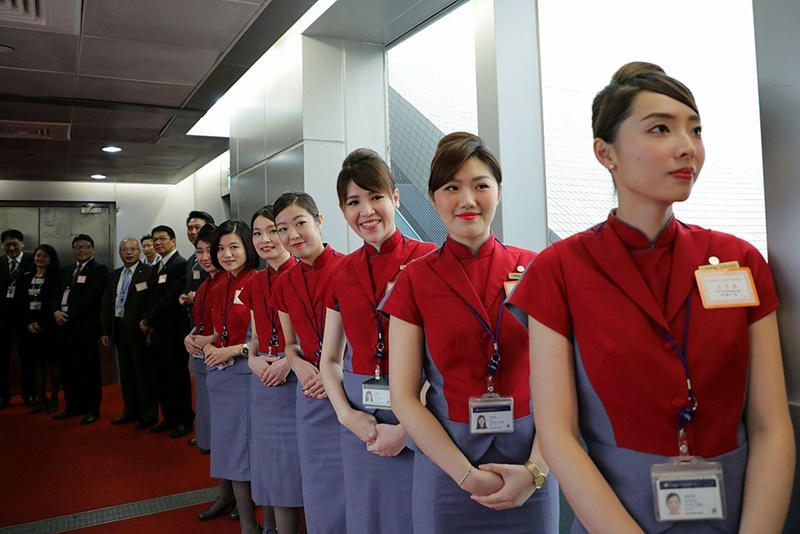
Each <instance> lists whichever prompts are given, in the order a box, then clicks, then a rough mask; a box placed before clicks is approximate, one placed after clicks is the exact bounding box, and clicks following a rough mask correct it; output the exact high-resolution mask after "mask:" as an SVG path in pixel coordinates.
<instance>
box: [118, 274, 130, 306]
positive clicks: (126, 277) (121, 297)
mask: <svg viewBox="0 0 800 534" xmlns="http://www.w3.org/2000/svg"><path fill="white" fill-rule="evenodd" d="M131 276H132V275H131V270H130V269H123V270H122V287H120V288H119V293H117V308H120V309H121V308H123V307H124V306H125V299H126V298H127V296H128V289H129V288H130V287H131Z"/></svg>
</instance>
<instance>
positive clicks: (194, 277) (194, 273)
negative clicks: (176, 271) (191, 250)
mask: <svg viewBox="0 0 800 534" xmlns="http://www.w3.org/2000/svg"><path fill="white" fill-rule="evenodd" d="M192 280H200V271H198V270H197V269H195V270H193V271H192Z"/></svg>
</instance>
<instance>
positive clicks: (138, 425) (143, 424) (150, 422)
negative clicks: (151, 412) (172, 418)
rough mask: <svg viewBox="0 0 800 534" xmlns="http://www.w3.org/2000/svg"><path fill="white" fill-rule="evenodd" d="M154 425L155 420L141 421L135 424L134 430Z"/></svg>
mask: <svg viewBox="0 0 800 534" xmlns="http://www.w3.org/2000/svg"><path fill="white" fill-rule="evenodd" d="M154 424H156V420H155V419H142V420H141V421H139V422H138V423H136V428H138V429H142V428H150V427H151V426H153V425H154Z"/></svg>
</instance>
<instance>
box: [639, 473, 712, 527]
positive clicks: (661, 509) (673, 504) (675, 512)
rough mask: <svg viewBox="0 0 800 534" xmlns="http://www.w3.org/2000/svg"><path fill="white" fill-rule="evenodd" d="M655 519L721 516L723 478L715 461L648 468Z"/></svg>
mask: <svg viewBox="0 0 800 534" xmlns="http://www.w3.org/2000/svg"><path fill="white" fill-rule="evenodd" d="M650 477H651V479H652V481H653V504H654V506H655V513H656V520H657V521H700V520H709V519H725V517H726V515H727V511H726V507H725V491H724V481H723V477H722V465H721V464H720V463H719V462H704V461H702V460H699V461H698V459H694V460H693V461H690V462H688V463H680V462H676V463H672V464H655V465H654V466H652V467H651V468H650Z"/></svg>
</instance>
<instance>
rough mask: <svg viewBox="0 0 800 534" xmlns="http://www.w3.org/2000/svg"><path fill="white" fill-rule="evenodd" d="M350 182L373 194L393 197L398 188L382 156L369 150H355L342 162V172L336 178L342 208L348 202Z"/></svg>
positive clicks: (337, 192)
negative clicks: (386, 194) (384, 194)
mask: <svg viewBox="0 0 800 534" xmlns="http://www.w3.org/2000/svg"><path fill="white" fill-rule="evenodd" d="M350 182H353V183H354V184H356V185H357V186H358V187H360V188H361V189H364V190H366V191H370V192H372V193H388V194H389V195H393V194H394V190H395V189H396V188H397V185H396V184H395V181H394V176H392V171H391V170H389V166H388V165H387V164H386V162H385V161H384V160H383V158H382V157H381V156H380V154H378V153H377V152H375V151H374V150H370V149H369V148H357V149H355V150H353V151H352V152H350V154H348V155H347V157H346V158H344V162H342V170H341V171H339V176H338V177H337V178H336V194H337V195H338V196H339V206H340V207H344V204H345V202H346V201H347V186H349V185H350Z"/></svg>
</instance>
